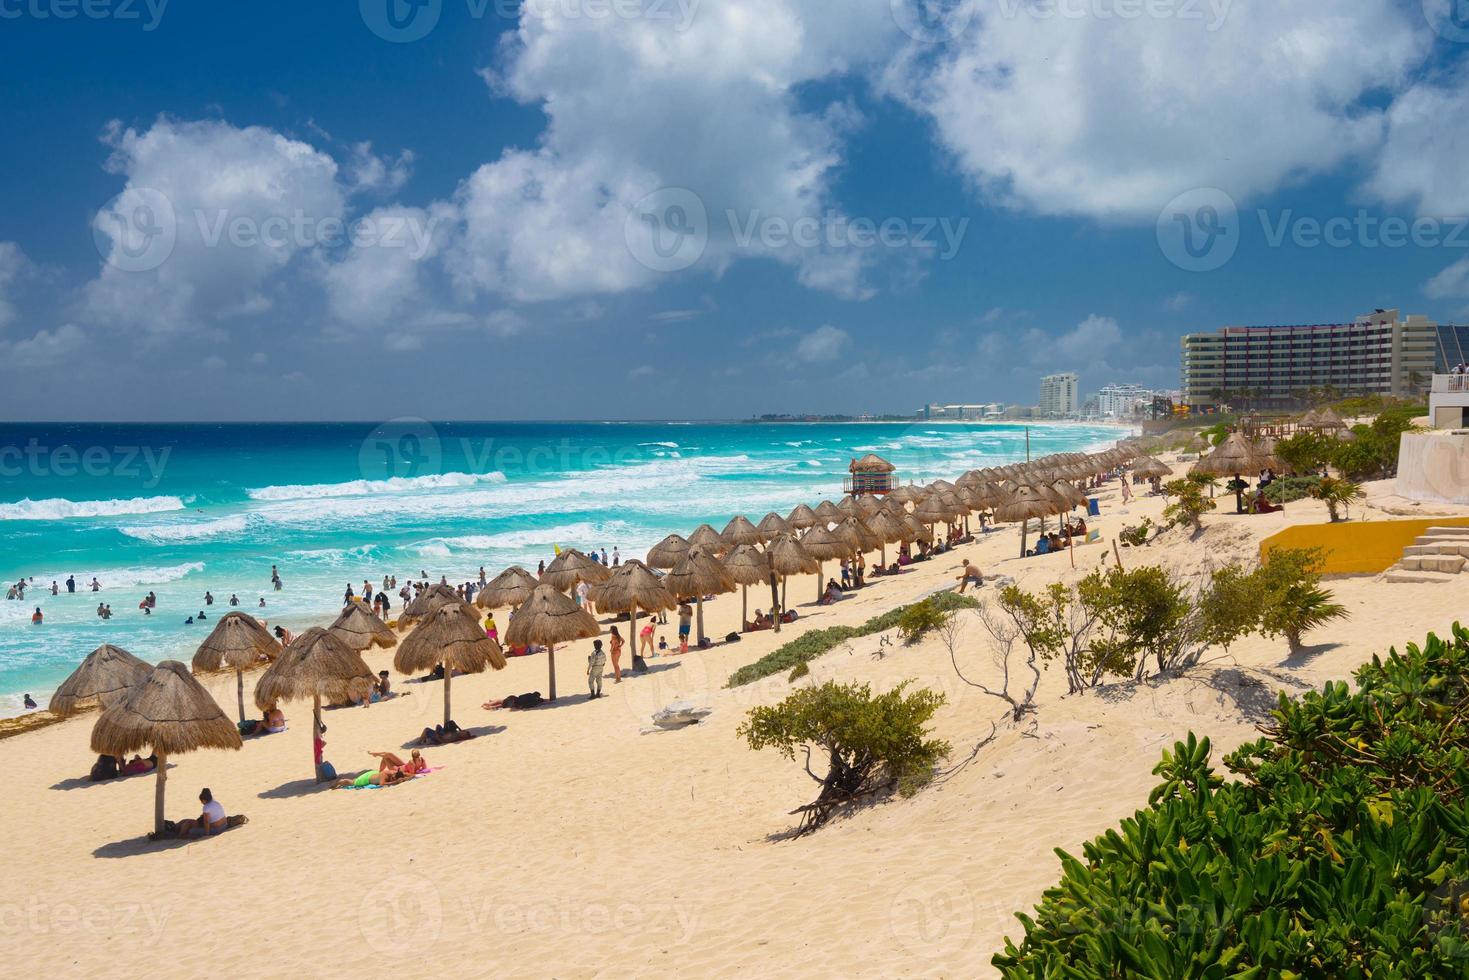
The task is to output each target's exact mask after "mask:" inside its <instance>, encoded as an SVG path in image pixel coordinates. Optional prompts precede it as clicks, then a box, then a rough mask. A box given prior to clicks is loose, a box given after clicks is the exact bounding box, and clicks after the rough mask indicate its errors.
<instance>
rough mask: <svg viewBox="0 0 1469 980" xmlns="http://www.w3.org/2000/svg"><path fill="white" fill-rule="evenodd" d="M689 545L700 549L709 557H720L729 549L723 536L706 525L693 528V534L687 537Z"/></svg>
mask: <svg viewBox="0 0 1469 980" xmlns="http://www.w3.org/2000/svg"><path fill="white" fill-rule="evenodd" d="M689 544H690V545H692V546H693V547H695V548H702V549H703V550H704V552H705V553H706V554H709V555H722V554H724V552H726V551H728V550H729V548H730V545H729V543H728V542H726V541H725V540H724V537H723V535H721V534H720V533H719V532H718V531H716V530H714V528H712V527H710V526H709V525H708V524H700V525H699V526H698V527H696V528H694V533H693V534H690V535H689Z"/></svg>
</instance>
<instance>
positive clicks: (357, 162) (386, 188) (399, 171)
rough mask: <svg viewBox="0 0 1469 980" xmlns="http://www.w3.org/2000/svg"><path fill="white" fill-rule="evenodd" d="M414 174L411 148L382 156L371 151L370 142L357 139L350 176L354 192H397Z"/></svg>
mask: <svg viewBox="0 0 1469 980" xmlns="http://www.w3.org/2000/svg"><path fill="white" fill-rule="evenodd" d="M412 176H413V151H412V150H403V151H402V152H400V153H399V154H398V155H397V156H396V157H383V156H378V155H377V154H375V153H373V152H372V144H371V143H358V144H356V145H354V146H353V147H352V159H351V160H350V161H349V163H348V165H347V180H348V183H349V184H350V185H351V187H352V190H353V191H354V192H358V193H373V194H383V195H388V194H396V193H398V191H400V190H402V189H403V185H404V184H406V183H408V178H410V177H412Z"/></svg>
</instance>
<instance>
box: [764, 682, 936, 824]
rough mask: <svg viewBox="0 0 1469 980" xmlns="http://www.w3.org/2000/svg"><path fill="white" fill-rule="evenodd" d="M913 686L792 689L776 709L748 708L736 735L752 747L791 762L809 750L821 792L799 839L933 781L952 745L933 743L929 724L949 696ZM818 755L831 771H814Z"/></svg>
mask: <svg viewBox="0 0 1469 980" xmlns="http://www.w3.org/2000/svg"><path fill="white" fill-rule="evenodd" d="M910 683H911V682H909V681H904V682H903V683H902V684H899V685H898V686H897V687H895V688H894V689H893V690H891V691H888V692H886V693H883V694H878V695H876V696H874V695H873V693H872V689H871V687H870V686H869V685H867V684H837V683H836V682H835V681H828V682H827V683H825V684H823V685H821V686H820V687H809V688H801V689H799V690H796V691H793V692H792V693H791V694H790V695H788V696H787V697H786V699H785V700H783V701H781V702H780V703H779V704H776V705H762V706H760V707H757V708H754V709H752V710H751V711H750V713H749V716H748V717H747V718H746V719H745V721H744V722H742V723H741V724H740V727H739V729H738V731H737V734H738V736H739V737H740V738H743V739H745V740H746V741H747V742H748V743H749V745H750V748H752V749H756V750H759V749H763V748H773V749H775V750H776V751H778V752H780V754H781V755H783V756H785V757H786V758H787V759H790V760H791V761H795V758H796V752H797V750H801V751H803V752H804V753H805V762H806V771H807V773H809V774H810V775H811V778H812V779H814V780H816V782H817V784H818V785H819V786H820V787H821V789H820V791H819V792H818V794H817V797H816V799H815V800H814V801H812V802H811V803H809V804H807V805H806V806H803V807H800V808H799V809H797V810H795V811H793V812H795V813H799V814H801V823H800V826H799V827H798V829H797V833H798V834H805V833H810V832H811V831H813V830H815V829H817V828H818V827H820V826H821V825H822V824H824V823H826V822H827V821H828V820H829V819H831V817H832V816H834V815H835V814H836V812H837V811H838V810H839V809H840V808H841V807H843V806H847V805H850V804H852V803H856V802H859V801H861V800H863V799H865V798H869V797H872V796H875V795H877V794H880V793H885V792H890V791H892V790H897V791H898V792H899V793H901V794H903V795H904V796H911V795H912V794H913V793H915V792H917V791H918V790H919V789H921V788H922V787H923V786H924V785H926V784H927V783H928V782H929V781H930V780H932V779H933V771H934V767H935V766H936V765H937V764H938V763H939V762H940V761H941V760H942V759H943V758H944V757H945V756H947V755H948V754H949V748H950V747H949V743H948V742H945V741H942V740H939V739H932V738H929V737H928V735H929V732H928V727H927V726H928V722H929V720H930V719H932V718H933V713H934V712H935V711H937V710H938V709H939V707H940V706H941V705H943V703H944V696H943V695H942V694H937V693H935V692H933V691H930V690H928V689H926V688H920V689H919V690H916V691H914V692H913V693H911V694H909V693H908V692H907V689H908V686H909V684H910ZM813 755H814V756H815V757H816V758H818V759H820V758H824V759H825V760H826V763H827V771H826V774H825V775H824V776H818V775H817V774H816V773H815V772H814V771H813V770H812V769H811V765H810V763H811V759H812V757H813Z"/></svg>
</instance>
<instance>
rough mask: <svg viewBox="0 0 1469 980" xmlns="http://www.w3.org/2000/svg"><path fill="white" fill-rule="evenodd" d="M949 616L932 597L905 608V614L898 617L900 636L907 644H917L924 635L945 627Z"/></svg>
mask: <svg viewBox="0 0 1469 980" xmlns="http://www.w3.org/2000/svg"><path fill="white" fill-rule="evenodd" d="M948 616H949V614H948V613H946V612H944V611H943V610H941V609H940V608H939V607H938V603H936V602H934V601H933V599H932V598H931V597H930V598H928V599H923V600H921V601H919V602H915V603H913V604H912V605H911V606H904V607H903V614H902V615H901V616H899V617H898V635H899V636H901V637H902V638H903V641H904V642H905V643H916V642H917V641H918V640H919V639H921V638H922V637H923V634H925V633H927V632H929V631H930V630H936V629H938V628H939V627H940V626H942V625H944V620H946V619H947V618H948Z"/></svg>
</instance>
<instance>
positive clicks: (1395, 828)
mask: <svg viewBox="0 0 1469 980" xmlns="http://www.w3.org/2000/svg"><path fill="white" fill-rule="evenodd" d="M1466 681H1469V631H1465V630H1464V629H1462V628H1461V627H1459V626H1458V625H1457V624H1456V625H1455V626H1454V631H1453V638H1452V640H1451V641H1450V642H1444V641H1443V640H1440V639H1438V638H1437V637H1435V636H1432V635H1430V636H1429V637H1428V641H1427V643H1425V644H1424V646H1423V647H1422V648H1419V647H1418V646H1416V645H1410V646H1409V647H1408V648H1407V651H1406V652H1405V653H1404V654H1401V655H1400V654H1398V653H1397V652H1396V651H1395V650H1394V651H1391V652H1389V654H1388V656H1387V658H1386V659H1385V660H1379V659H1377V658H1373V661H1372V663H1370V664H1368V665H1366V666H1364V667H1363V668H1361V669H1360V670H1359V671H1358V672H1357V675H1356V682H1357V690H1356V691H1355V692H1352V691H1351V690H1349V688H1348V686H1347V685H1346V684H1345V683H1340V682H1336V683H1328V684H1327V685H1325V687H1324V688H1323V690H1322V691H1321V692H1320V693H1315V692H1312V693H1310V694H1308V695H1306V696H1305V697H1303V698H1301V699H1300V700H1298V701H1290V700H1288V699H1286V698H1285V696H1284V695H1282V696H1281V699H1280V704H1279V707H1278V708H1277V710H1276V711H1275V712H1274V721H1273V723H1272V724H1271V725H1269V726H1268V727H1267V728H1266V729H1265V732H1266V737H1265V738H1263V739H1260V740H1259V741H1256V742H1253V743H1249V744H1247V745H1245V746H1243V747H1242V748H1240V749H1239V750H1238V751H1236V752H1234V753H1233V754H1231V755H1230V756H1228V757H1227V758H1226V759H1225V764H1226V766H1227V767H1228V768H1229V769H1231V770H1232V771H1234V772H1235V773H1237V774H1238V776H1239V777H1240V778H1239V779H1238V780H1236V781H1231V782H1224V781H1223V780H1222V778H1221V777H1220V776H1219V774H1218V773H1216V772H1215V771H1214V770H1213V769H1212V768H1211V766H1210V764H1209V756H1210V745H1209V741H1208V739H1202V740H1200V739H1196V738H1195V737H1194V736H1193V735H1192V734H1191V735H1189V737H1188V739H1187V740H1186V741H1182V742H1178V743H1177V744H1176V745H1175V746H1174V749H1173V751H1172V752H1170V753H1165V754H1164V756H1163V760H1162V762H1160V763H1159V765H1158V766H1157V768H1156V769H1154V772H1155V773H1156V774H1157V775H1158V776H1159V777H1160V778H1161V780H1162V781H1161V782H1160V783H1159V785H1158V786H1157V788H1156V789H1154V790H1153V792H1152V794H1151V795H1150V797H1149V801H1148V807H1147V809H1145V810H1140V811H1138V812H1137V814H1135V815H1134V816H1133V817H1131V818H1129V819H1127V820H1124V821H1123V822H1122V824H1121V826H1120V827H1119V828H1118V829H1116V830H1111V831H1108V832H1107V833H1106V834H1104V835H1103V836H1101V837H1099V838H1097V839H1096V840H1093V841H1092V842H1090V843H1088V844H1086V845H1085V846H1084V848H1083V857H1082V859H1080V860H1078V859H1077V858H1075V857H1072V856H1071V855H1069V854H1066V853H1065V852H1064V851H1058V852H1057V853H1058V854H1059V855H1060V856H1061V862H1062V868H1063V874H1062V879H1061V881H1060V883H1059V884H1058V885H1056V886H1054V887H1052V888H1050V889H1048V890H1047V891H1046V892H1045V895H1044V897H1043V898H1042V900H1041V903H1040V905H1039V906H1038V907H1037V908H1036V910H1035V914H1034V915H1023V914H1022V915H1019V916H1018V918H1019V919H1020V921H1021V922H1022V923H1023V925H1024V927H1025V935H1024V937H1023V938H1022V939H1021V941H1020V942H1019V943H1018V944H1017V943H1015V942H1014V941H1011V940H1006V943H1005V949H1004V951H1003V952H1002V953H1000V954H997V955H996V956H995V957H994V959H993V961H992V962H993V964H994V966H995V967H997V968H998V969H999V970H1000V971H1001V973H1002V974H1003V975H1004V976H1006V977H1010V978H1015V980H1019V978H1035V977H1052V976H1054V977H1071V978H1078V980H1091V978H1113V977H1124V976H1129V977H1130V976H1144V977H1208V978H1224V977H1250V978H1254V977H1259V978H1265V977H1348V978H1357V977H1360V978H1366V977H1462V976H1465V975H1466V973H1469V803H1466V791H1469V778H1466V775H1465V773H1466V759H1469V690H1466Z"/></svg>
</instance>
